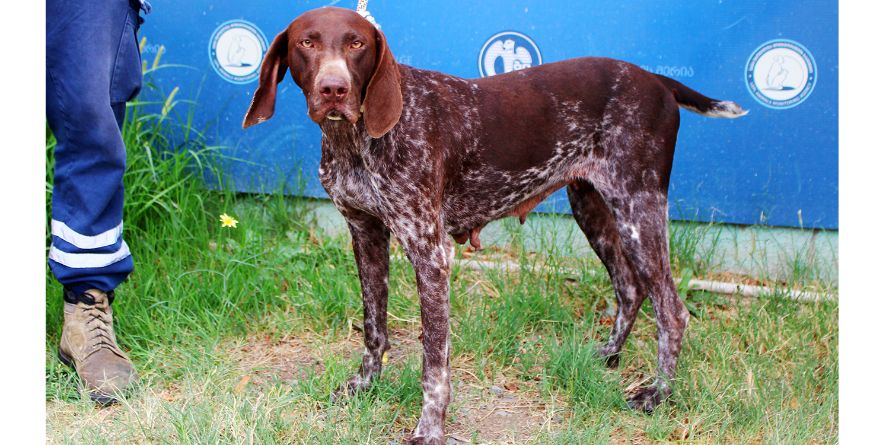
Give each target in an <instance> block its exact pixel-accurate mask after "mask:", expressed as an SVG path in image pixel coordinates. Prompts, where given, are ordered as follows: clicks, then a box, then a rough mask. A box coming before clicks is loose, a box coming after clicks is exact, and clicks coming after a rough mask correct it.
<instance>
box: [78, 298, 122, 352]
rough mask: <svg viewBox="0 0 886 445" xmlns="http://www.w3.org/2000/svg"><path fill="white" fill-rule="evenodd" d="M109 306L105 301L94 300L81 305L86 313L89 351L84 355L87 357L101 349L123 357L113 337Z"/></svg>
mask: <svg viewBox="0 0 886 445" xmlns="http://www.w3.org/2000/svg"><path fill="white" fill-rule="evenodd" d="M109 308H110V306H109V305H108V302H107V301H101V302H98V301H97V302H96V303H95V304H93V305H82V306H81V309H82V310H83V311H84V312H85V313H86V315H87V317H89V318H88V320H87V322H86V327H87V331H86V332H87V334H86V335H87V339H88V343H89V345H90V346H91V347H90V351H89V352H88V353H87V354H86V356H85V357H84V360H85V359H87V358H89V357H90V356H91V355H92V354H95V353H96V352H98V351H101V350H102V349H106V350H108V351H111V352H112V353H114V354H116V355H118V356H120V357H121V358H124V356H123V353H122V351H120V348H119V347H118V346H117V342H116V340H115V339H114V330H113V329H114V328H113V318H112V317H111V313H110V310H109Z"/></svg>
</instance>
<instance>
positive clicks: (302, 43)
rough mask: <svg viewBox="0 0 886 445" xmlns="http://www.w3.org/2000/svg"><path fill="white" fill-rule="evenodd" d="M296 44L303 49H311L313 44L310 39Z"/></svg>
mask: <svg viewBox="0 0 886 445" xmlns="http://www.w3.org/2000/svg"><path fill="white" fill-rule="evenodd" d="M298 44H299V45H301V46H303V47H305V48H313V47H314V42H312V41H311V39H304V40H302V41H301V42H298Z"/></svg>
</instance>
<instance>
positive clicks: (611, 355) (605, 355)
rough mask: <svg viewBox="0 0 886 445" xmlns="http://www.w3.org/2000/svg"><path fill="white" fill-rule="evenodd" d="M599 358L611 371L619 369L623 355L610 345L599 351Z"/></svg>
mask: <svg viewBox="0 0 886 445" xmlns="http://www.w3.org/2000/svg"><path fill="white" fill-rule="evenodd" d="M597 357H599V358H600V359H601V360H603V361H604V362H605V363H606V367H607V368H610V369H615V368H618V363H619V360H621V354H620V353H619V352H618V351H616V350H615V348H613V347H611V346H608V345H606V346H602V347H600V349H597Z"/></svg>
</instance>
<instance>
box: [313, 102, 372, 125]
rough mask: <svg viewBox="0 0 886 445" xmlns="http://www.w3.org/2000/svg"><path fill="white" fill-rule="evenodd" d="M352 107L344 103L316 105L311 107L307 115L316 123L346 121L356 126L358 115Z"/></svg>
mask: <svg viewBox="0 0 886 445" xmlns="http://www.w3.org/2000/svg"><path fill="white" fill-rule="evenodd" d="M353 108H356V107H353V106H349V105H348V104H345V103H326V104H317V105H316V106H314V107H311V109H310V111H309V113H308V114H309V115H310V117H311V120H313V121H314V122H316V123H318V124H319V123H323V122H338V121H348V122H350V123H352V124H356V123H357V121H358V120H359V119H360V113H358V112H357V111H356V110H354V109H353Z"/></svg>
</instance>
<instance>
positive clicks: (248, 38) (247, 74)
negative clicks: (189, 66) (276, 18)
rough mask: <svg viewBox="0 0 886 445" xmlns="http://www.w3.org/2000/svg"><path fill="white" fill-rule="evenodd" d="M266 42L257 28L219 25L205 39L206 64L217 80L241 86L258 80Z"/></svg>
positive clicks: (234, 23)
mask: <svg viewBox="0 0 886 445" xmlns="http://www.w3.org/2000/svg"><path fill="white" fill-rule="evenodd" d="M267 50H268V40H267V39H266V38H265V35H264V34H263V33H262V32H261V30H260V29H258V27H257V26H255V25H253V24H252V23H249V22H247V21H243V20H231V21H228V22H225V23H222V24H221V25H219V27H218V28H216V29H215V31H213V32H212V37H211V38H210V39H209V62H210V64H212V68H213V69H214V70H215V72H216V73H218V75H219V76H221V77H222V78H224V79H225V80H227V81H228V82H231V83H237V84H243V83H249V82H252V81H254V80H255V79H257V78H258V71H259V68H260V67H261V60H262V57H264V55H265V52H266V51H267Z"/></svg>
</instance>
